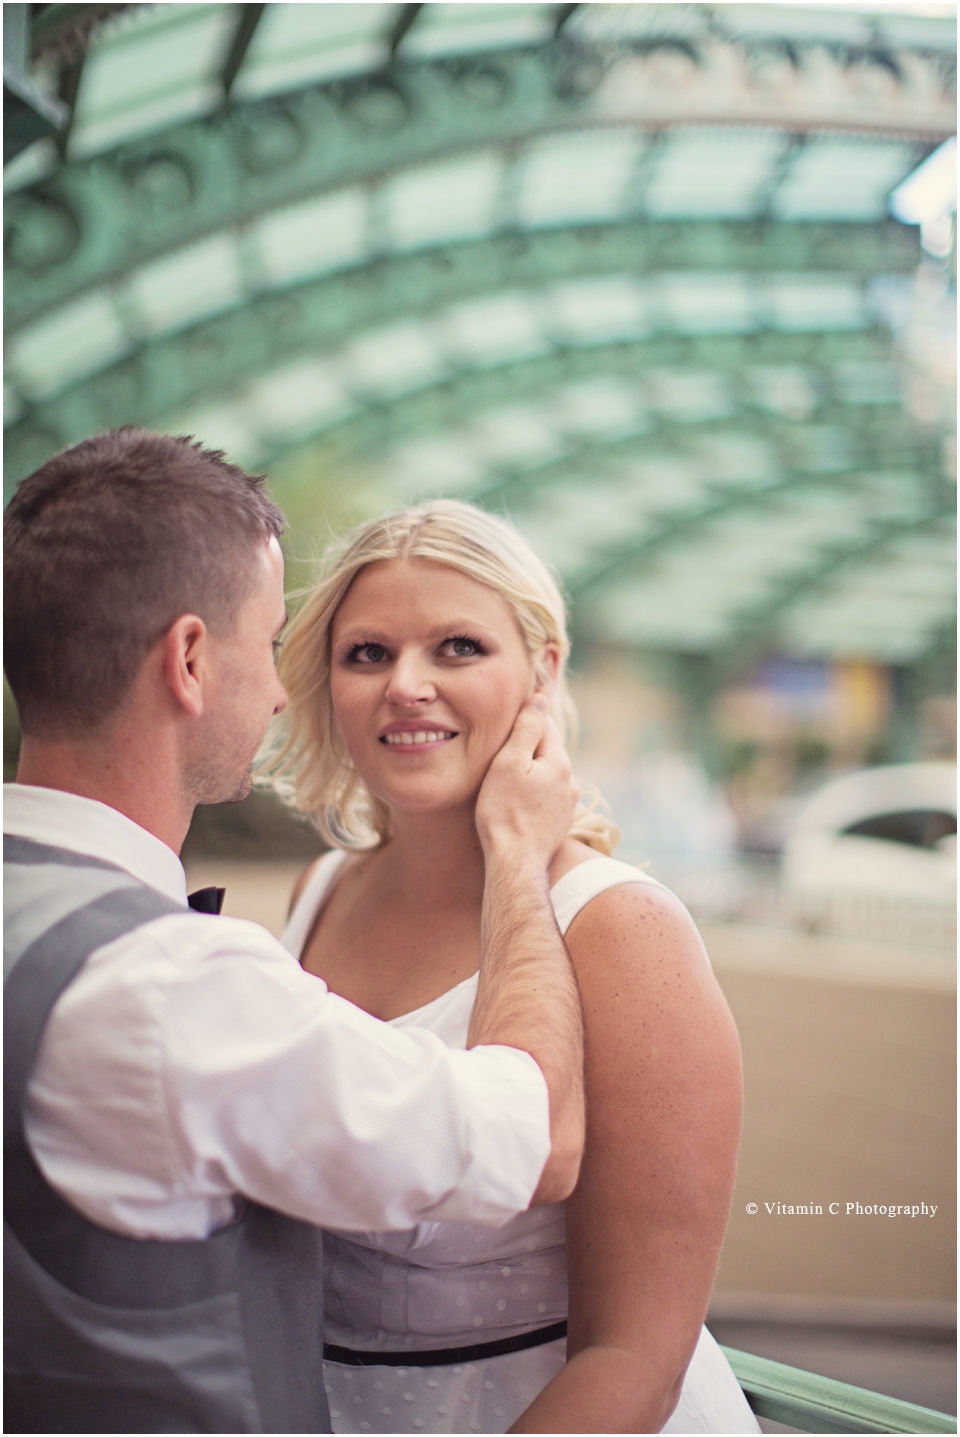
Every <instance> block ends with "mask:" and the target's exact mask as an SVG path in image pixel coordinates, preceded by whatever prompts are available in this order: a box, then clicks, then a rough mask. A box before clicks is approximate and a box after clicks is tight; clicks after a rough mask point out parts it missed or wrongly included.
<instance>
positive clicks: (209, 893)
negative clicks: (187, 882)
mask: <svg viewBox="0 0 960 1437" xmlns="http://www.w3.org/2000/svg"><path fill="white" fill-rule="evenodd" d="M226 891H227V890H226V889H225V888H198V889H197V891H196V893H191V894H190V896H189V898H188V899H187V902H188V903H189V905H190V907H191V908H192V909H194V911H195V912H197V913H222V912H223V895H224V894H225V893H226Z"/></svg>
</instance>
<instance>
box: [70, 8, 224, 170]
mask: <svg viewBox="0 0 960 1437" xmlns="http://www.w3.org/2000/svg"><path fill="white" fill-rule="evenodd" d="M235 25H236V12H235V10H234V8H233V6H230V5H203V4H201V5H178V4H172V5H156V6H153V5H151V6H145V7H143V8H142V9H141V8H140V7H137V8H135V9H130V10H128V11H125V12H122V13H121V14H119V15H118V16H116V17H115V18H113V19H112V20H111V21H110V22H109V23H108V24H107V25H105V26H104V28H103V29H102V30H101V31H100V32H99V34H97V33H95V34H94V36H93V38H92V39H91V42H90V46H89V49H88V50H87V54H86V57H85V59H84V63H83V72H82V75H81V79H80V90H79V93H78V96H77V103H76V106H75V109H74V118H73V126H72V129H71V133H70V148H69V153H70V156H71V158H77V157H79V156H83V155H90V154H94V153H96V152H97V151H99V150H103V149H106V148H107V147H108V146H110V145H112V144H115V143H116V142H117V141H119V140H120V139H128V138H131V137H132V136H134V135H139V134H146V133H148V132H149V131H151V130H156V129H159V128H160V127H162V126H165V125H170V124H173V123H175V122H176V121H178V120H184V119H187V118H189V117H192V116H194V115H201V114H203V113H205V112H206V111H207V110H209V109H211V108H212V107H213V105H214V104H215V103H216V102H217V100H218V99H219V97H220V95H221V93H222V90H221V86H220V84H219V80H218V70H219V67H220V66H221V65H222V63H223V60H224V58H225V57H226V53H227V48H228V46H229V43H230V36H231V34H232V31H233V28H234V26H235Z"/></svg>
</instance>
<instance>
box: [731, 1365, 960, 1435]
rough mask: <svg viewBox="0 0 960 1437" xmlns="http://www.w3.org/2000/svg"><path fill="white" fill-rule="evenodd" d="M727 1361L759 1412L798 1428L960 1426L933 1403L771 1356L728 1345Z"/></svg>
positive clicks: (897, 1429)
mask: <svg viewBox="0 0 960 1437" xmlns="http://www.w3.org/2000/svg"><path fill="white" fill-rule="evenodd" d="M722 1350H723V1352H724V1354H725V1355H726V1358H727V1361H728V1362H729V1363H730V1366H731V1367H732V1368H733V1370H734V1373H735V1375H736V1378H737V1381H738V1382H739V1383H740V1386H741V1387H742V1388H743V1391H744V1394H745V1396H746V1399H747V1401H748V1402H749V1404H750V1406H751V1407H752V1409H753V1411H754V1412H755V1413H756V1415H757V1416H758V1417H767V1418H769V1419H770V1420H771V1421H773V1422H781V1423H783V1425H784V1426H786V1427H793V1428H795V1429H796V1430H797V1431H799V1432H918V1433H938V1432H956V1430H957V1419H956V1418H955V1417H950V1416H948V1415H947V1414H946V1413H945V1412H934V1411H933V1409H932V1408H930V1407H918V1406H917V1405H916V1403H913V1402H901V1401H900V1400H899V1398H896V1397H884V1396H883V1395H882V1394H881V1393H879V1392H868V1391H867V1390H866V1388H864V1387H853V1386H851V1385H850V1383H849V1382H837V1381H835V1380H834V1379H833V1378H832V1377H819V1376H818V1375H817V1374H816V1373H814V1372H804V1371H802V1369H801V1368H799V1367H787V1366H786V1365H785V1364H784V1363H782V1362H773V1361H771V1359H770V1358H769V1357H755V1356H754V1354H753V1353H752V1352H740V1351H738V1350H737V1348H735V1347H724V1348H723V1349H722Z"/></svg>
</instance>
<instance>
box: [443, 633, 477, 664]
mask: <svg viewBox="0 0 960 1437" xmlns="http://www.w3.org/2000/svg"><path fill="white" fill-rule="evenodd" d="M447 648H448V649H449V651H450V653H451V655H452V656H453V658H455V659H472V658H473V657H474V655H475V654H479V653H482V652H483V651H482V649H481V648H480V645H479V644H478V643H477V641H476V639H464V638H460V639H448V640H447Z"/></svg>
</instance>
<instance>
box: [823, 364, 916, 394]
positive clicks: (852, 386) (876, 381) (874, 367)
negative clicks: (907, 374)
mask: <svg viewBox="0 0 960 1437" xmlns="http://www.w3.org/2000/svg"><path fill="white" fill-rule="evenodd" d="M833 382H834V385H835V386H836V391H837V394H838V396H839V397H840V398H841V399H842V400H843V401H844V403H845V404H896V403H897V402H898V401H899V400H900V399H902V397H903V385H902V383H901V379H900V374H899V371H898V369H897V367H896V365H895V364H889V363H887V362H885V361H884V360H881V359H844V360H840V361H839V363H837V364H835V365H833Z"/></svg>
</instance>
